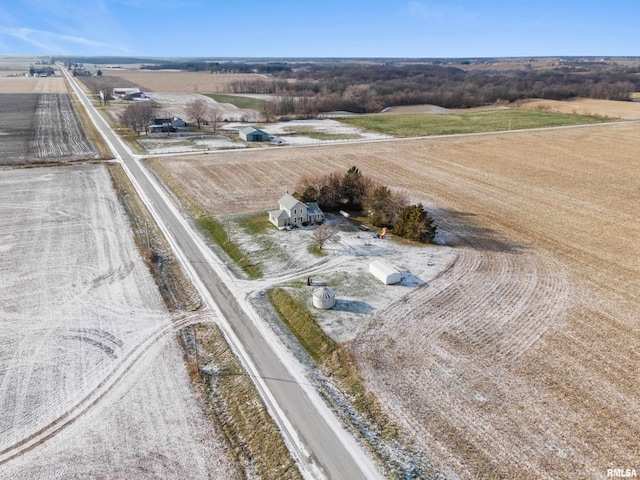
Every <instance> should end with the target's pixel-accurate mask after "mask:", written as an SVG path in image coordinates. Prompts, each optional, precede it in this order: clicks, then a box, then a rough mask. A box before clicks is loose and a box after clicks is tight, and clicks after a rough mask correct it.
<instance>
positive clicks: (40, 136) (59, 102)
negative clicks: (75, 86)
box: [0, 79, 99, 165]
mask: <svg viewBox="0 0 640 480" xmlns="http://www.w3.org/2000/svg"><path fill="white" fill-rule="evenodd" d="M42 80H46V79H42ZM71 98H72V97H71V95H68V94H60V93H43V94H34V93H28V94H0V109H1V110H2V116H1V117H0V165H18V164H25V163H42V162H57V161H68V160H88V159H94V158H97V157H98V155H99V153H98V150H97V149H96V147H95V146H94V145H92V143H91V142H90V141H89V140H88V139H87V135H86V133H85V132H84V130H83V127H82V123H81V121H80V119H79V118H78V115H77V114H76V111H75V109H74V108H73V104H72V101H71Z"/></svg>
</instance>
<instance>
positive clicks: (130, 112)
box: [119, 102, 158, 136]
mask: <svg viewBox="0 0 640 480" xmlns="http://www.w3.org/2000/svg"><path fill="white" fill-rule="evenodd" d="M157 110H158V107H157V105H156V104H155V103H153V102H134V103H132V104H131V105H129V106H128V107H127V108H126V109H125V110H124V111H123V112H122V113H121V114H120V118H119V120H120V123H121V124H122V125H125V126H126V127H127V128H130V129H131V130H133V131H134V132H136V134H137V135H138V136H139V135H140V133H142V132H145V133H147V132H148V131H149V125H150V124H151V121H152V120H153V119H154V118H155V117H156V112H157Z"/></svg>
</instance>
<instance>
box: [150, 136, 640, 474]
mask: <svg viewBox="0 0 640 480" xmlns="http://www.w3.org/2000/svg"><path fill="white" fill-rule="evenodd" d="M639 135H640V125H638V124H626V125H606V126H596V127H581V128H573V129H563V130H549V131H540V132H518V133H513V132H512V133H504V134H494V135H479V136H474V135H470V136H459V137H450V138H433V139H415V140H407V141H389V142H376V143H373V144H366V145H364V144H363V145H341V146H337V145H336V146H323V147H321V148H312V147H309V148H297V149H293V148H290V149H268V150H267V149H264V150H260V151H252V152H229V153H224V154H217V155H211V156H209V157H207V158H205V157H200V159H196V158H194V157H188V158H184V159H162V160H161V162H162V164H163V166H164V167H165V168H166V170H168V171H169V172H171V173H172V174H173V175H174V176H175V177H176V178H178V179H180V181H182V182H183V184H184V185H185V186H186V188H187V189H188V190H189V191H190V192H191V193H192V194H193V195H194V197H195V198H196V199H197V200H198V201H199V202H200V203H202V204H203V205H205V206H206V208H207V209H208V210H210V211H211V212H213V213H217V214H222V213H227V212H244V211H258V210H266V209H270V208H274V206H275V204H274V202H275V201H276V200H277V198H278V197H279V196H280V195H281V194H283V193H284V192H285V191H289V192H291V191H293V188H294V187H295V185H296V182H297V181H298V179H299V178H300V177H302V176H304V175H311V176H314V175H317V176H320V175H324V174H326V173H328V172H334V171H343V172H346V171H347V169H348V168H349V167H351V166H352V165H356V166H357V167H358V168H359V170H360V171H361V172H363V174H364V175H367V176H370V177H372V178H374V179H375V180H377V181H379V182H381V183H383V184H385V185H388V186H390V187H391V188H394V189H397V190H400V191H404V192H405V193H406V194H407V195H408V196H409V197H410V199H411V200H412V201H414V202H418V201H420V202H422V203H423V204H424V205H425V206H426V207H427V209H428V210H429V211H430V212H431V213H432V215H433V216H434V218H435V220H436V223H437V224H438V227H439V229H440V234H439V237H440V238H441V239H442V240H443V241H444V242H445V243H446V244H447V245H449V246H451V247H454V250H455V252H456V261H455V262H454V263H453V264H452V265H451V266H450V267H449V269H448V270H447V271H446V272H443V273H442V274H440V275H439V276H437V277H436V278H434V279H433V280H431V281H430V282H428V283H427V284H426V285H423V286H422V287H420V288H417V289H414V290H413V291H411V293H409V294H408V295H406V296H405V297H403V298H402V300H400V301H398V302H396V303H394V304H393V305H391V306H389V307H388V308H386V309H384V310H381V311H377V312H376V313H375V316H374V318H372V319H371V321H370V323H369V325H368V329H367V330H366V331H364V332H362V333H361V334H360V335H359V336H358V337H356V338H355V340H353V341H352V342H351V348H352V350H353V352H354V354H355V356H356V358H357V359H358V362H359V365H360V368H361V372H362V374H363V376H364V377H365V379H366V382H367V385H368V387H369V388H370V389H371V391H372V392H373V393H374V394H375V395H376V397H377V398H378V399H379V400H380V401H381V403H382V404H383V406H384V407H385V409H386V410H387V411H388V412H390V413H391V415H392V416H393V417H394V419H395V420H396V421H397V422H398V423H399V424H400V425H401V426H402V432H403V434H404V436H405V438H406V439H408V441H410V442H411V444H412V445H413V447H414V448H416V449H418V450H419V451H421V452H422V453H424V454H425V455H426V456H427V457H428V458H429V459H431V460H433V461H434V463H435V464H436V465H437V466H438V468H440V469H441V470H442V471H443V472H444V473H445V475H447V476H449V477H450V478H501V479H512V478H521V479H528V478H531V479H537V478H562V479H569V478H603V477H604V476H606V470H607V469H608V468H615V467H616V466H621V465H628V466H629V467H630V468H633V467H635V468H638V467H639V465H638V464H637V459H638V458H639V456H640V442H639V441H638V439H639V438H640V427H638V426H639V425H640V393H639V391H638V389H637V380H638V378H640V323H639V320H638V319H639V318H640V315H639V312H640V296H638V291H640V243H638V241H637V239H638V238H640V217H639V216H638V205H639V204H640V188H639V187H638V186H639V185H640V146H639V144H638V142H637V138H638V136H639Z"/></svg>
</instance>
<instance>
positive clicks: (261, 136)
mask: <svg viewBox="0 0 640 480" xmlns="http://www.w3.org/2000/svg"><path fill="white" fill-rule="evenodd" d="M238 133H239V135H240V138H241V139H242V140H244V141H245V142H268V141H269V134H268V133H267V132H263V131H262V130H260V129H258V128H254V127H244V128H241V129H240V130H238Z"/></svg>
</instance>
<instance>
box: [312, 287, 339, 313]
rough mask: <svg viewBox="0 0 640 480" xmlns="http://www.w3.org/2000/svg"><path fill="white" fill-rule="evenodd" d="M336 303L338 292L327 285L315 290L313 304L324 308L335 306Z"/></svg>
mask: <svg viewBox="0 0 640 480" xmlns="http://www.w3.org/2000/svg"><path fill="white" fill-rule="evenodd" d="M335 304H336V292H334V291H333V290H331V289H330V288H327V287H322V288H317V289H316V290H314V291H313V306H314V307H316V308H320V309H322V310H328V309H330V308H333V306H334V305H335Z"/></svg>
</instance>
